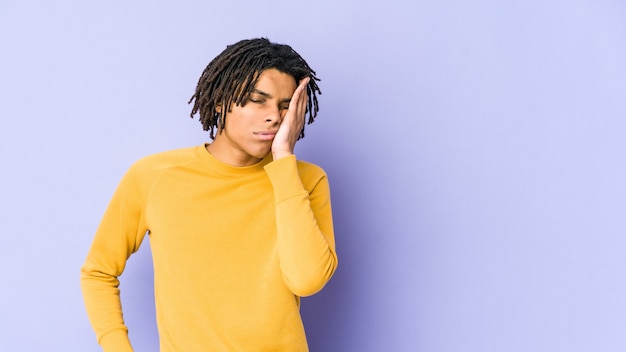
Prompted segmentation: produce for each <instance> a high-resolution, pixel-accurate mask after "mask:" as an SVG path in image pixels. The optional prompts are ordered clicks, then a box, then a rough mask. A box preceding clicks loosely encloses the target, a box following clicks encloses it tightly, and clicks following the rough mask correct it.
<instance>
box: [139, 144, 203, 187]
mask: <svg viewBox="0 0 626 352" xmlns="http://www.w3.org/2000/svg"><path fill="white" fill-rule="evenodd" d="M198 148H199V147H197V146H195V147H187V148H180V149H174V150H168V151H164V152H159V153H155V154H152V155H148V156H145V157H143V158H141V159H139V160H137V161H136V162H135V163H133V164H132V165H131V167H130V168H129V170H128V171H127V174H129V175H133V176H135V177H138V178H141V179H144V180H145V179H146V178H147V179H150V178H154V177H158V175H160V174H161V173H163V172H164V171H166V170H169V169H172V168H175V167H178V166H184V165H189V164H193V163H194V162H195V161H197V159H198V158H197V149H198Z"/></svg>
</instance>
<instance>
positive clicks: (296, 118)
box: [272, 77, 310, 160]
mask: <svg viewBox="0 0 626 352" xmlns="http://www.w3.org/2000/svg"><path fill="white" fill-rule="evenodd" d="M309 80H310V78H309V77H305V78H303V79H302V80H301V81H300V82H299V84H298V88H296V90H295V92H293V96H292V97H291V101H290V102H289V109H288V110H287V114H286V115H285V118H284V119H283V121H282V122H281V124H280V127H279V128H278V132H277V133H276V136H275V137H274V141H273V142H272V156H273V157H274V160H278V159H280V158H282V157H285V156H288V155H293V149H294V147H295V146H296V141H297V140H298V137H299V136H300V132H302V128H303V127H304V114H305V112H306V107H307V102H308V97H307V94H306V87H307V84H308V83H309Z"/></svg>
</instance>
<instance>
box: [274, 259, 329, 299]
mask: <svg viewBox="0 0 626 352" xmlns="http://www.w3.org/2000/svg"><path fill="white" fill-rule="evenodd" d="M336 269H337V259H336V258H333V260H331V261H330V262H329V263H328V264H327V265H325V266H324V267H323V268H318V270H311V271H308V272H300V273H299V274H293V275H289V276H287V275H283V278H284V281H285V284H286V285H287V287H288V288H289V290H290V291H291V292H293V294H294V295H296V296H299V297H307V296H312V295H314V294H316V293H318V292H319V291H321V290H322V288H324V286H325V285H326V283H327V282H328V281H329V280H330V278H331V277H332V276H333V274H334V273H335V270H336Z"/></svg>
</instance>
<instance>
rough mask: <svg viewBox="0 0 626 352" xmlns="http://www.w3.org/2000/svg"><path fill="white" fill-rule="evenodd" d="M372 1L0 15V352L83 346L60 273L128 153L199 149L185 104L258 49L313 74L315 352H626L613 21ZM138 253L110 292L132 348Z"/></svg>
mask: <svg viewBox="0 0 626 352" xmlns="http://www.w3.org/2000/svg"><path fill="white" fill-rule="evenodd" d="M157 3H158V2H157ZM370 3H374V2H373V1H372V2H369V1H365V2H364V1H356V0H354V1H343V2H338V1H330V0H323V1H318V2H313V3H312V2H308V3H295V2H290V1H278V2H273V3H271V4H270V3H267V2H266V3H258V2H256V3H253V2H250V3H249V4H247V2H241V3H232V2H227V1H225V2H223V3H222V4H215V3H211V2H207V1H179V2H176V3H174V2H171V4H170V5H168V6H165V5H155V3H154V2H149V1H136V2H127V3H124V4H120V5H114V4H104V3H99V4H93V3H88V2H83V1H68V0H66V1H49V2H44V1H3V2H2V3H1V4H0V43H2V53H1V55H0V90H1V91H0V93H1V94H0V116H1V118H2V121H3V127H2V128H0V143H1V144H2V153H1V155H2V159H1V164H2V165H3V167H2V169H3V172H2V173H0V187H1V194H2V197H1V198H0V210H1V212H0V214H2V221H0V268H1V269H0V270H1V271H2V272H1V274H2V275H1V277H2V284H1V287H2V289H1V290H0V324H1V326H0V350H2V351H5V350H6V351H81V352H83V351H98V350H99V348H98V346H97V345H96V343H95V336H94V334H93V333H92V331H91V328H90V326H89V324H88V321H87V318H86V315H85V312H84V308H83V304H82V298H81V295H80V289H79V284H78V270H79V268H80V265H81V264H82V262H83V260H84V257H85V255H86V252H87V250H88V248H89V245H90V243H91V239H92V236H93V233H94V231H95V227H96V226H97V224H98V222H99V220H100V217H101V215H102V213H103V211H104V208H105V207H106V205H107V203H108V201H109V199H110V197H111V195H112V192H113V190H114V188H115V186H116V185H117V182H118V181H119V179H120V177H121V176H122V173H123V172H124V171H125V169H126V168H127V167H128V166H129V165H130V164H131V163H132V162H133V161H134V160H136V159H137V158H139V157H141V156H144V155H147V154H151V153H154V152H158V151H162V150H167V149H172V148H178V147H183V146H190V145H195V144H200V143H203V142H204V141H205V140H207V139H208V135H207V134H205V133H203V132H202V130H201V126H200V124H199V123H198V122H197V121H193V120H191V119H189V118H188V113H189V108H190V107H189V106H188V105H187V104H186V102H187V100H188V98H189V97H190V96H191V94H192V93H193V88H194V87H195V84H196V81H197V78H198V76H199V74H200V73H201V71H202V69H203V68H204V66H205V65H206V64H207V63H208V61H209V60H210V59H212V58H213V57H214V56H215V55H216V54H217V53H219V52H220V51H221V50H222V49H223V48H224V47H225V45H227V44H230V43H232V42H234V41H237V40H239V39H242V38H246V37H255V36H267V37H269V38H270V39H272V40H275V41H279V42H286V43H289V44H291V45H292V46H293V47H294V48H295V49H296V50H297V51H299V52H300V53H301V54H302V55H303V56H304V57H305V58H307V60H308V61H309V63H310V64H311V66H312V67H313V68H315V69H316V70H317V72H318V74H319V76H320V77H321V78H322V82H321V87H322V91H323V95H322V96H321V112H320V116H319V119H318V121H317V122H316V123H315V124H314V125H311V126H309V127H308V130H307V137H306V138H305V139H304V140H303V141H302V142H301V143H300V145H299V146H298V148H297V153H298V156H299V157H300V158H302V159H306V160H310V161H313V162H316V163H318V164H320V165H321V166H323V167H324V168H325V169H326V171H327V172H328V174H329V177H330V180H331V187H332V192H333V194H332V196H333V208H334V214H335V221H336V234H337V245H338V252H339V256H340V266H339V269H338V271H337V273H336V275H335V277H334V278H333V280H332V281H331V282H330V283H329V284H328V286H327V287H326V288H325V290H324V291H322V292H321V293H319V294H318V295H316V296H313V297H310V298H305V299H304V300H303V307H302V311H303V316H304V320H305V324H306V327H307V332H308V336H309V340H310V345H311V349H312V351H326V352H331V351H338V352H344V351H428V352H457V351H481V352H491V351H493V352H500V351H507V352H511V351H520V352H528V351H533V352H538V351H546V352H547V351H550V352H552V351H568V352H576V351H581V352H582V351H622V350H625V349H626V334H624V331H625V329H626V299H625V298H624V297H626V279H625V277H626V269H625V268H626V239H625V238H626V237H625V234H626V220H625V219H626V217H625V215H624V214H626V182H624V180H626V162H625V155H626V137H625V135H626V122H625V121H626V120H625V118H626V84H625V83H624V82H626V66H625V65H624V63H625V62H626V45H624V43H626V24H625V23H626V22H625V21H624V20H623V19H624V18H626V5H624V2H623V1H619V0H614V1H602V0H601V1H591V0H587V1H583V0H575V1H526V2H523V3H519V4H516V3H513V2H510V3H506V4H505V3H504V2H501V1H486V0H485V1H473V2H466V1H445V2H438V3H435V2H422V1H404V0H403V1H400V0H397V1H391V2H389V1H387V2H384V4H385V6H384V7H383V6H382V5H370ZM376 3H378V2H376ZM147 244H148V243H147V242H146V243H144V247H142V250H141V251H140V252H139V253H137V254H136V255H135V256H133V257H132V258H131V261H130V262H129V265H128V269H127V272H126V273H125V274H124V275H123V276H122V290H123V304H124V308H125V317H126V320H127V322H128V325H129V326H130V329H131V339H132V340H133V342H134V344H135V346H136V349H137V351H140V352H141V351H155V350H156V348H157V347H156V346H158V343H157V336H156V328H155V323H154V312H153V299H152V288H151V283H152V281H151V280H152V278H151V263H150V253H149V246H148V245H147Z"/></svg>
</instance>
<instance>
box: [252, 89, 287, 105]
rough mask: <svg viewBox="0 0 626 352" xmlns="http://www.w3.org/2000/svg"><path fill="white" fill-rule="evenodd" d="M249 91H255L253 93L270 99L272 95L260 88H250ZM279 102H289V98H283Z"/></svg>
mask: <svg viewBox="0 0 626 352" xmlns="http://www.w3.org/2000/svg"><path fill="white" fill-rule="evenodd" d="M250 93H255V94H258V95H261V96H263V97H265V98H267V99H272V95H271V94H270V93H266V92H264V91H262V90H258V89H256V88H254V89H252V92H250ZM280 102H281V103H289V102H291V98H287V99H283V100H281V101H280Z"/></svg>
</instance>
